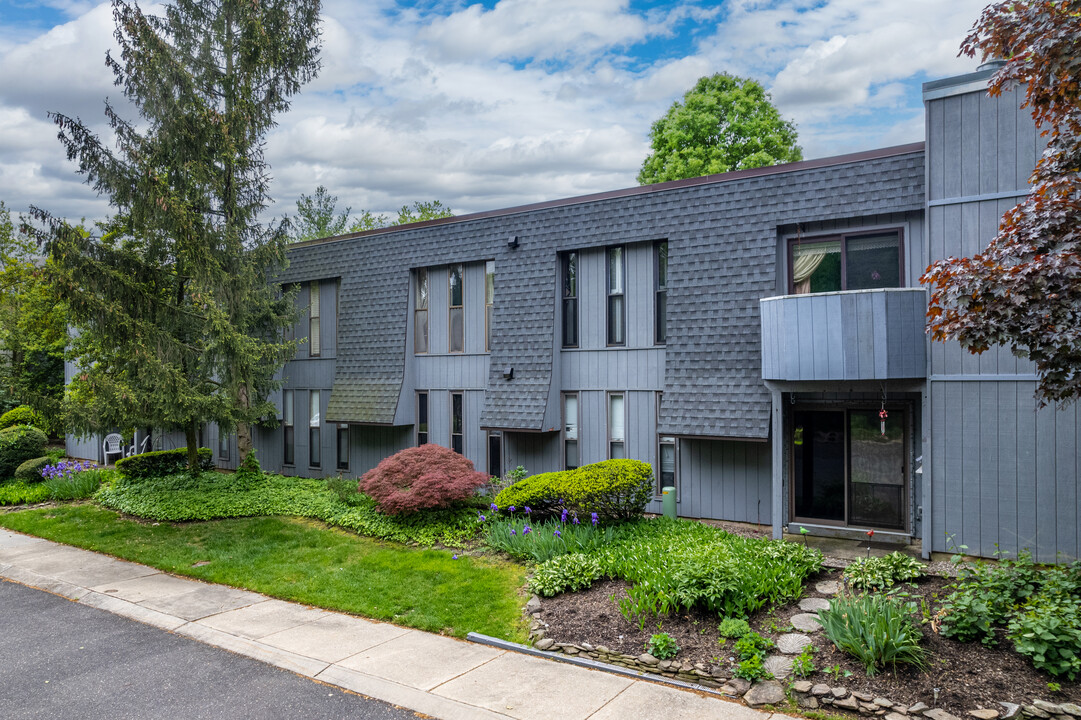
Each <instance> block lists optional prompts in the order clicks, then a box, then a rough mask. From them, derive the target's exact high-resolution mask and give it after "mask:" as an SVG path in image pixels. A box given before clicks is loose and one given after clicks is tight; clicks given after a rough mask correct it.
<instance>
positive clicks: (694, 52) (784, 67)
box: [0, 0, 985, 220]
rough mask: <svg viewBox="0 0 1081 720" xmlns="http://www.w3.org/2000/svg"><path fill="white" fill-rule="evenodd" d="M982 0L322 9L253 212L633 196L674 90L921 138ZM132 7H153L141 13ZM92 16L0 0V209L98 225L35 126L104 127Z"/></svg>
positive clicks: (52, 1)
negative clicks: (314, 62) (733, 94)
mask: <svg viewBox="0 0 1081 720" xmlns="http://www.w3.org/2000/svg"><path fill="white" fill-rule="evenodd" d="M984 4H985V0H731V1H726V2H717V1H713V2H709V1H706V0H484V1H483V2H479V3H469V2H458V1H456V0H406V1H402V2H395V1H393V0H361V1H358V2H344V1H336V0H327V1H326V2H325V4H324V9H323V25H322V41H323V49H322V56H321V58H322V69H321V71H320V73H319V75H318V77H317V78H316V79H315V80H314V81H313V82H312V83H310V84H309V85H307V86H306V87H305V88H304V89H303V90H302V91H301V93H300V94H299V95H297V96H296V97H294V98H293V103H292V108H291V109H290V111H289V112H288V113H286V114H283V115H281V116H280V118H279V125H278V126H277V127H276V128H275V129H274V130H273V131H272V132H271V133H270V134H269V136H268V138H267V147H266V158H267V160H268V162H269V163H270V165H271V175H272V178H273V181H272V184H271V187H270V192H271V196H272V199H273V201H272V204H271V206H270V207H269V209H268V213H272V214H273V215H275V216H280V215H283V214H287V213H293V212H295V203H296V200H297V198H298V197H299V196H300V195H301V194H302V193H308V194H310V193H312V192H314V190H315V188H316V187H317V186H318V185H325V186H326V187H327V188H328V190H329V191H330V193H331V194H332V195H335V196H337V197H338V209H339V210H344V209H345V208H346V207H351V208H352V212H353V214H358V213H359V212H361V211H363V210H370V211H373V212H376V213H388V212H394V211H396V209H397V208H399V207H400V206H402V205H403V204H407V203H411V202H413V201H415V200H436V199H437V200H440V201H442V202H443V203H444V204H445V205H448V206H450V207H451V208H452V210H453V211H454V213H455V214H459V215H460V214H465V213H469V212H478V211H484V210H492V209H497V208H505V207H513V206H517V205H523V204H527V203H532V202H539V201H544V200H552V199H556V198H564V197H573V196H577V195H584V194H588V193H593V192H602V191H606V190H614V189H618V188H624V187H631V186H633V185H635V184H636V182H635V176H636V175H637V173H638V170H639V169H640V168H641V165H642V161H643V159H644V158H645V157H646V155H647V154H648V152H649V128H650V125H651V123H652V122H653V121H654V120H656V119H657V118H659V117H660V116H662V115H663V114H664V113H665V111H666V110H667V109H668V108H669V107H670V106H671V104H672V103H673V102H674V101H676V100H679V99H680V98H681V97H682V96H683V93H685V92H686V91H687V90H688V89H690V88H691V87H692V86H693V85H694V83H695V81H696V80H697V79H698V78H699V77H702V76H703V75H709V74H712V73H715V72H728V73H731V74H735V75H739V76H743V77H750V78H754V79H756V80H758V81H759V82H761V83H762V84H763V85H764V86H765V87H766V88H767V90H769V92H770V93H771V95H772V98H773V101H774V104H775V105H776V106H777V107H778V109H779V110H780V112H781V114H782V115H783V116H784V117H785V118H787V119H789V120H792V121H794V122H795V124H796V127H797V130H798V132H799V143H800V146H801V147H802V148H803V153H804V157H805V158H807V159H811V158H819V157H828V156H831V155H839V154H843V153H848V152H857V151H861V150H869V149H873V148H878V147H886V146H890V145H899V144H903V143H909V142H917V141H920V140H923V133H924V120H923V105H922V101H921V85H922V83H924V82H926V81H928V80H934V79H938V78H941V77H948V76H951V75H957V74H961V73H965V72H970V71H972V70H975V69H976V65H977V64H978V63H977V62H976V61H975V60H973V59H970V58H967V57H958V56H957V55H958V48H959V46H960V43H961V40H962V39H963V38H964V36H965V35H966V34H967V31H968V30H969V28H970V27H971V26H972V24H973V22H974V21H975V20H976V19H977V17H978V16H979V13H980V11H981V9H982V8H983V6H984ZM144 7H145V8H146V9H148V10H153V9H154V7H155V6H154V5H145V6H144ZM112 33H113V19H112V11H111V7H110V5H109V4H108V3H104V4H95V3H93V2H83V1H81V0H47V1H46V2H24V1H23V0H0V78H2V80H0V201H3V202H4V203H5V204H6V205H7V207H8V209H10V210H13V211H15V212H23V211H25V210H27V209H28V208H29V207H30V206H31V205H36V206H39V207H42V208H45V209H46V210H48V211H50V212H52V213H53V214H56V215H60V216H65V217H68V218H70V219H78V218H81V217H85V218H88V219H91V220H94V219H101V218H104V217H106V216H107V215H108V214H109V206H108V203H107V200H106V199H104V198H101V197H98V196H97V195H96V194H95V192H94V191H93V189H92V188H90V187H88V186H87V185H86V184H85V182H84V179H83V177H82V176H80V175H78V174H77V172H76V170H77V168H76V166H75V165H74V163H72V162H70V161H68V160H67V158H66V156H65V153H64V149H63V147H62V146H61V144H60V142H59V141H58V140H57V138H56V128H55V126H54V125H53V124H52V122H51V121H50V120H49V118H48V115H47V113H49V112H60V113H63V114H65V115H68V116H75V117H79V118H81V119H82V120H83V122H84V123H86V124H87V125H88V126H90V127H91V128H93V129H95V130H96V131H97V132H99V133H101V134H102V135H103V136H106V134H107V126H106V125H105V117H104V113H103V110H104V101H105V98H106V97H108V98H110V99H111V100H112V101H113V103H114V104H116V105H118V106H119V107H120V108H121V110H122V112H123V110H125V109H126V110H127V113H126V117H128V118H130V119H133V120H134V119H137V117H136V111H135V109H134V107H132V106H130V105H127V106H126V105H125V104H124V103H125V101H124V100H123V98H122V97H121V96H120V92H119V89H118V88H116V87H115V86H114V85H113V78H112V74H111V72H110V71H109V70H108V68H106V66H105V53H106V51H107V50H108V49H109V48H110V47H112V46H113V38H112Z"/></svg>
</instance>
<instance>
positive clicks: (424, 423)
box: [417, 392, 428, 447]
mask: <svg viewBox="0 0 1081 720" xmlns="http://www.w3.org/2000/svg"><path fill="white" fill-rule="evenodd" d="M427 442H428V393H426V392H419V393H417V446H418V447H419V446H420V445H424V444H425V443H427Z"/></svg>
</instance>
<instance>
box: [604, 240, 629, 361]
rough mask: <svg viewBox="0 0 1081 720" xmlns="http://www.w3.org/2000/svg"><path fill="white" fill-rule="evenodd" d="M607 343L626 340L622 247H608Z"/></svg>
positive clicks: (620, 343)
mask: <svg viewBox="0 0 1081 720" xmlns="http://www.w3.org/2000/svg"><path fill="white" fill-rule="evenodd" d="M607 274H608V344H609V345H624V344H625V343H626V342H627V311H626V306H625V304H624V296H623V287H624V268H623V248H622V247H613V248H608V273H607Z"/></svg>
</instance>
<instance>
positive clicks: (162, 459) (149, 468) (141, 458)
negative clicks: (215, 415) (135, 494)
mask: <svg viewBox="0 0 1081 720" xmlns="http://www.w3.org/2000/svg"><path fill="white" fill-rule="evenodd" d="M199 468H200V469H201V470H213V469H214V452H213V451H212V450H211V449H210V448H199ZM116 469H117V471H118V472H119V473H120V474H121V475H123V476H124V477H126V478H129V479H131V480H138V479H141V478H150V477H162V476H164V475H173V474H174V473H179V472H184V471H185V470H187V469H188V449H187V448H177V449H176V450H155V451H154V452H146V453H142V454H141V455H132V456H131V457H126V458H122V459H120V460H117V461H116Z"/></svg>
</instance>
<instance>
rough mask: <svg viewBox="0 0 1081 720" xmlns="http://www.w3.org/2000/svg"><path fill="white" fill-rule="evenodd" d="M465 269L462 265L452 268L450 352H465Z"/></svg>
mask: <svg viewBox="0 0 1081 720" xmlns="http://www.w3.org/2000/svg"><path fill="white" fill-rule="evenodd" d="M463 275H464V273H463V269H462V266H461V265H451V266H450V288H449V290H450V293H449V294H450V328H449V329H450V333H449V339H450V348H449V350H450V352H452V353H460V352H463V351H464V350H465V312H464V311H463V310H462V300H463V298H464V296H465V291H464V288H463V287H462V282H463V280H464V277H463Z"/></svg>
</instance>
